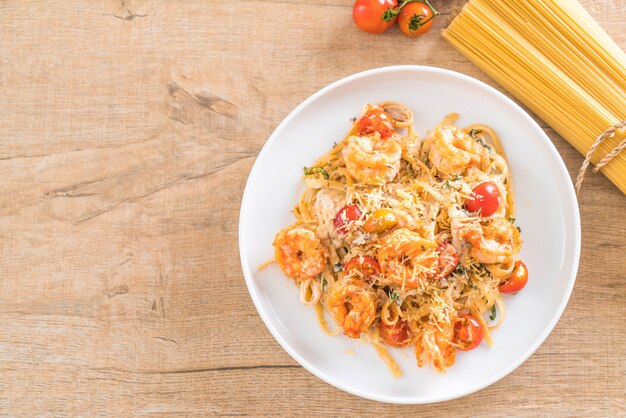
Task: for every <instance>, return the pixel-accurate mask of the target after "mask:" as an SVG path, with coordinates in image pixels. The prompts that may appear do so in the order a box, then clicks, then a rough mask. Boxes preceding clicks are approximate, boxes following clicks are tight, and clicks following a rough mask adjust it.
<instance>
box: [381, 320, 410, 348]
mask: <svg viewBox="0 0 626 418" xmlns="http://www.w3.org/2000/svg"><path fill="white" fill-rule="evenodd" d="M378 331H379V335H380V338H382V340H383V341H384V342H385V343H386V344H388V345H390V346H392V347H404V346H406V345H407V344H409V343H410V342H411V329H410V328H409V324H407V323H406V322H404V321H403V320H401V319H398V322H396V323H395V324H394V325H387V324H385V323H384V322H383V320H382V319H381V320H380V321H379V322H378Z"/></svg>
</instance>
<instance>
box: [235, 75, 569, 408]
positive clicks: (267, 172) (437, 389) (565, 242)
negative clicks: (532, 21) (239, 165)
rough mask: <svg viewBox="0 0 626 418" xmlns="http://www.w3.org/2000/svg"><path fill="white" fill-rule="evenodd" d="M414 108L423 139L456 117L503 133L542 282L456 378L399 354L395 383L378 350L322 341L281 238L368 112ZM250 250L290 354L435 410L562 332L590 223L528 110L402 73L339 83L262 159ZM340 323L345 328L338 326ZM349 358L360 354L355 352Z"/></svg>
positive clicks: (323, 372) (273, 326)
mask: <svg viewBox="0 0 626 418" xmlns="http://www.w3.org/2000/svg"><path fill="white" fill-rule="evenodd" d="M385 100H393V101H399V102H403V103H405V104H407V105H408V106H409V107H410V108H411V109H413V112H414V114H415V127H416V130H417V131H418V132H419V133H420V135H422V136H423V135H424V134H425V132H426V130H427V129H430V128H432V127H434V126H435V125H436V124H437V123H438V122H439V121H441V119H442V118H443V117H444V116H445V115H447V114H448V113H451V112H457V113H459V114H460V115H461V116H460V118H459V120H458V121H457V124H458V125H459V126H466V125H469V124H471V123H478V122H480V123H485V124H487V125H490V126H491V127H493V128H494V129H495V130H496V132H498V134H499V135H500V138H501V140H502V144H503V146H504V149H505V151H506V154H507V157H508V160H509V163H510V166H511V170H512V173H513V182H514V186H515V196H516V198H517V216H516V217H517V224H518V225H519V226H520V227H521V230H522V238H523V239H524V245H523V248H522V253H521V259H522V260H524V262H525V263H526V265H527V266H528V270H529V272H530V277H529V281H528V285H527V286H526V287H525V288H524V290H523V291H521V292H520V293H518V294H517V295H514V296H508V295H507V296H505V302H506V305H507V316H506V320H505V322H504V324H503V325H502V326H501V327H500V328H499V329H498V330H496V331H494V332H493V334H492V336H493V339H494V345H493V347H487V345H486V344H482V345H481V346H480V347H479V348H477V349H475V350H473V351H470V352H459V353H458V354H457V357H456V363H455V364H454V366H452V367H451V368H450V369H448V371H447V372H446V373H445V374H438V373H437V372H435V371H434V370H433V369H432V367H431V366H428V367H423V368H418V367H417V365H416V363H415V355H414V351H413V349H412V348H407V349H404V350H400V349H393V350H391V355H392V356H393V357H394V358H395V359H396V360H397V362H398V363H399V365H400V367H401V369H402V371H403V376H402V377H401V378H399V379H396V378H394V377H393V376H392V375H391V373H390V371H389V369H388V368H387V366H386V365H385V364H384V363H383V362H382V360H380V359H379V357H378V356H377V354H376V353H375V352H374V349H373V348H372V347H370V346H368V345H365V344H362V343H360V342H359V341H358V340H351V339H348V338H346V337H344V336H341V335H340V336H336V337H330V336H328V335H326V334H324V332H323V331H322V329H321V327H320V325H319V323H318V321H317V319H316V316H315V311H314V309H312V308H311V307H308V306H305V305H302V304H300V302H299V298H298V288H297V286H296V285H295V284H294V283H293V281H292V280H291V279H288V278H287V277H286V276H285V275H283V273H282V272H281V270H280V268H279V267H278V266H277V265H276V264H275V263H274V264H271V265H270V266H268V267H267V268H266V269H264V270H262V271H259V270H258V268H257V267H258V266H259V265H260V264H262V263H263V262H264V261H266V260H269V259H271V258H273V256H274V248H273V247H272V241H273V239H274V235H275V234H276V233H277V232H278V231H279V230H280V229H281V228H283V227H284V226H287V225H290V224H291V223H292V222H293V221H294V216H293V214H292V213H291V209H292V208H293V206H294V205H295V204H296V202H297V201H298V198H299V196H300V194H301V193H302V191H303V190H304V181H303V180H302V167H304V166H308V165H310V164H311V163H312V162H313V161H314V160H315V159H317V157H319V156H320V155H322V154H323V153H324V152H326V151H327V150H329V149H330V148H331V147H332V146H333V142H336V141H340V140H341V139H342V138H343V136H344V135H345V134H346V133H347V132H348V131H349V130H350V127H351V123H352V122H351V120H350V119H351V118H352V117H354V116H357V115H358V114H359V112H360V111H361V108H362V107H363V105H364V104H366V103H376V102H380V101H385ZM239 250H240V255H241V264H242V267H243V273H244V276H245V278H246V283H247V285H248V290H249V291H250V295H251V296H252V300H253V301H254V304H255V305H256V308H257V310H258V312H259V314H260V315H261V318H263V321H264V322H265V325H266V326H267V328H268V329H269V330H270V331H271V333H272V334H273V335H274V337H275V338H276V340H277V341H278V342H279V343H280V345H281V346H283V348H284V349H285V350H286V351H287V352H288V353H289V354H290V355H291V356H292V357H293V358H294V359H295V360H296V361H297V362H298V363H300V364H301V365H302V366H304V367H305V368H306V369H307V370H309V371H310V372H311V373H313V374H314V375H316V376H317V377H319V378H320V379H322V380H324V381H326V382H328V383H330V384H331V385H333V386H336V387H338V388H340V389H343V390H345V391H347V392H350V393H353V394H355V395H358V396H362V397H364V398H369V399H374V400H378V401H383V402H394V403H408V404H418V403H429V402H439V401H444V400H448V399H453V398H458V397H460V396H463V395H467V394H469V393H472V392H474V391H477V390H479V389H482V388H484V387H486V386H488V385H491V384H492V383H494V382H496V381H498V380H499V379H501V378H503V377H504V376H506V375H507V374H508V373H510V372H511V371H513V370H514V369H515V368H516V367H517V366H519V365H520V364H521V363H522V362H523V361H524V360H526V359H527V358H528V357H529V356H530V355H531V354H532V353H533V352H534V351H535V350H536V349H537V347H539V345H540V344H541V343H542V342H543V341H544V340H545V339H546V337H547V336H548V334H549V333H550V331H552V329H553V328H554V326H555V325H556V322H557V321H558V319H559V318H560V316H561V314H562V313H563V310H564V309H565V305H566V304H567V301H568V299H569V296H570V293H571V291H572V287H573V285H574V281H575V278H576V271H577V269H578V259H579V254H580V219H579V213H578V206H577V203H576V198H575V194H574V189H573V187H572V183H571V181H570V178H569V175H568V173H567V170H566V169H565V165H564V164H563V161H562V160H561V158H560V157H559V154H558V153H557V151H556V149H555V148H554V146H553V145H552V143H551V142H550V140H549V139H548V137H547V136H546V134H545V133H544V132H543V131H542V129H541V128H540V127H539V126H538V125H537V124H536V123H535V122H534V121H533V119H532V118H531V117H530V116H528V115H527V114H526V113H525V112H524V111H523V110H522V109H521V108H520V107H519V106H518V105H516V104H515V103H514V102H513V101H512V100H510V99H508V98H507V97H506V96H504V95H503V94H501V93H499V92H498V91H496V90H495V89H493V88H491V87H489V86H488V85H486V84H484V83H482V82H480V81H477V80H474V79H472V78H470V77H467V76H465V75H462V74H459V73H455V72H452V71H448V70H443V69H439V68H432V67H420V66H399V67H386V68H379V69H375V70H371V71H365V72H362V73H359V74H355V75H353V76H350V77H347V78H344V79H343V80H339V81H337V82H335V83H333V84H331V85H330V86H328V87H326V88H324V89H322V90H320V91H319V92H317V93H315V94H314V95H313V96H311V97H309V98H308V99H307V100H305V101H304V102H303V103H302V104H300V105H299V106H298V107H297V108H296V109H295V110H294V111H293V112H291V113H290V114H289V116H287V117H286V118H285V120H283V122H282V123H281V124H280V125H279V126H278V128H276V130H275V131H274V133H273V134H272V136H271V137H270V138H269V140H268V141H267V143H266V144H265V146H264V147H263V150H262V151H261V153H260V154H259V156H258V158H257V160H256V162H255V164H254V167H253V168H252V171H251V173H250V177H249V178H248V183H247V185H246V190H245V192H244V196H243V201H242V205H241V216H240V220H239ZM331 325H334V324H333V323H332V320H331ZM346 350H353V351H354V354H349V353H348V352H346Z"/></svg>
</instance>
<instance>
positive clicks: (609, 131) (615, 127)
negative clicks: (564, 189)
mask: <svg viewBox="0 0 626 418" xmlns="http://www.w3.org/2000/svg"><path fill="white" fill-rule="evenodd" d="M624 127H626V120H623V121H621V122H618V123H616V124H615V125H613V126H611V127H610V128H609V129H607V130H606V131H604V132H602V133H601V134H600V135H599V136H598V137H597V138H596V140H595V141H593V144H592V145H591V147H590V148H589V151H587V155H585V161H583V165H582V166H581V167H580V171H579V172H578V176H577V177H576V186H575V187H576V194H578V192H579V191H580V186H581V185H582V183H583V180H585V173H586V172H587V168H588V167H589V164H590V163H591V156H592V155H593V153H594V152H595V151H596V149H597V148H598V146H600V144H601V143H602V142H603V141H604V140H605V139H606V138H611V137H612V136H614V135H615V131H617V130H618V129H622V128H624ZM624 148H626V138H625V139H623V140H622V142H620V143H619V144H618V145H617V146H616V147H615V148H613V150H611V152H609V153H608V154H606V155H605V156H604V157H603V158H602V159H601V160H600V161H599V162H598V164H596V166H595V168H594V169H593V170H592V171H593V172H594V173H597V172H598V171H600V170H601V169H602V167H604V166H605V165H607V164H608V163H609V162H611V160H612V159H613V158H615V157H616V156H617V155H618V154H619V153H620V152H622V150H623V149H624Z"/></svg>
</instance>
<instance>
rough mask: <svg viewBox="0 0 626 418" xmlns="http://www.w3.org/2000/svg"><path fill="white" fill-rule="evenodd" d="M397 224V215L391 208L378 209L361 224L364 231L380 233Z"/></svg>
mask: <svg viewBox="0 0 626 418" xmlns="http://www.w3.org/2000/svg"><path fill="white" fill-rule="evenodd" d="M397 224H398V217H397V216H396V214H395V213H394V212H393V211H392V210H391V209H378V210H375V211H374V212H372V214H371V215H370V216H368V218H367V220H366V221H365V223H364V224H363V230H364V231H365V232H376V233H381V232H384V231H386V230H388V229H391V228H393V227H394V226H396V225H397Z"/></svg>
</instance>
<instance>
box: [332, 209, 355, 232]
mask: <svg viewBox="0 0 626 418" xmlns="http://www.w3.org/2000/svg"><path fill="white" fill-rule="evenodd" d="M360 217H361V209H359V207H358V206H357V205H346V206H344V207H342V208H341V209H339V212H337V215H335V221H334V224H335V229H336V230H337V232H339V233H340V234H345V233H346V232H348V225H349V224H351V223H352V222H354V221H356V220H357V219H359V218H360Z"/></svg>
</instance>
